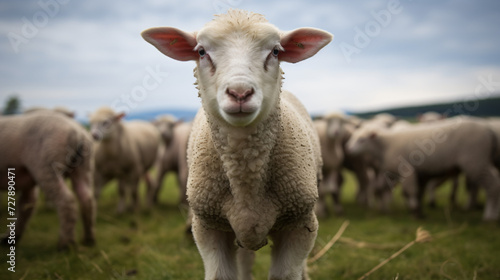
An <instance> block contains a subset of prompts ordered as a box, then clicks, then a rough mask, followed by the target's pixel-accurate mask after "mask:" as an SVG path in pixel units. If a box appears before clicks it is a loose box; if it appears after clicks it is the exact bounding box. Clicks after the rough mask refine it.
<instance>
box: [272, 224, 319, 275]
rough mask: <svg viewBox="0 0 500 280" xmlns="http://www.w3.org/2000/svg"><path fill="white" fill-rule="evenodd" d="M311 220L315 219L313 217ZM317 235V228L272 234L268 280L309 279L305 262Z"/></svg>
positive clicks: (301, 228) (304, 228)
mask: <svg viewBox="0 0 500 280" xmlns="http://www.w3.org/2000/svg"><path fill="white" fill-rule="evenodd" d="M313 219H316V218H315V217H313ZM316 225H317V222H316ZM317 234H318V231H317V226H315V227H314V228H308V227H300V228H297V229H294V230H291V231H282V232H275V233H272V234H271V238H272V240H273V248H272V253H271V269H270V271H269V279H272V280H284V279H287V280H304V279H309V277H308V276H307V266H306V261H307V256H308V255H309V252H310V251H311V249H312V248H313V246H314V241H315V240H316V236H317Z"/></svg>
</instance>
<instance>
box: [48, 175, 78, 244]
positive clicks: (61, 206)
mask: <svg viewBox="0 0 500 280" xmlns="http://www.w3.org/2000/svg"><path fill="white" fill-rule="evenodd" d="M56 177H57V179H56V180H49V181H43V182H40V189H42V190H43V191H44V192H45V194H46V195H47V196H48V197H50V199H51V200H52V202H53V203H54V204H55V205H56V207H57V213H58V216H59V222H60V229H59V242H58V247H59V249H67V248H68V247H69V246H72V245H74V244H75V225H76V221H77V211H78V210H77V208H76V200H75V196H74V195H73V193H72V192H71V190H70V189H69V188H68V187H67V186H66V183H65V182H64V179H63V178H62V177H61V176H60V175H59V174H57V175H56Z"/></svg>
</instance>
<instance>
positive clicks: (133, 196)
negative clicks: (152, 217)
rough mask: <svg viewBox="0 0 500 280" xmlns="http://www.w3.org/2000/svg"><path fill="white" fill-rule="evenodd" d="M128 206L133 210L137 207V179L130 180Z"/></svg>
mask: <svg viewBox="0 0 500 280" xmlns="http://www.w3.org/2000/svg"><path fill="white" fill-rule="evenodd" d="M129 187H130V198H131V199H130V206H129V209H130V210H131V211H132V212H135V211H137V210H138V209H139V179H136V180H131V182H130V186H129Z"/></svg>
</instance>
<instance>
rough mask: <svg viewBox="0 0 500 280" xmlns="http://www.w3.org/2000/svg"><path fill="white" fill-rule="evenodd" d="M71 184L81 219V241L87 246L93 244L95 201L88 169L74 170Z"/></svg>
mask: <svg viewBox="0 0 500 280" xmlns="http://www.w3.org/2000/svg"><path fill="white" fill-rule="evenodd" d="M71 184H72V185H73V189H74V190H75V193H76V197H77V198H78V201H79V203H80V215H81V216H82V221H83V234H84V235H83V241H82V243H83V244H84V245H87V246H92V245H94V244H95V233H94V224H95V215H96V203H95V199H94V195H93V192H92V175H91V172H90V171H85V170H75V171H74V173H73V174H72V176H71Z"/></svg>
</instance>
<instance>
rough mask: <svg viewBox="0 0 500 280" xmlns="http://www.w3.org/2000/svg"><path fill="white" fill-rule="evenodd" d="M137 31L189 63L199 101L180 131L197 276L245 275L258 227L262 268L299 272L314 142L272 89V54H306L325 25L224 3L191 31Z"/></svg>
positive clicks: (312, 229)
mask: <svg viewBox="0 0 500 280" xmlns="http://www.w3.org/2000/svg"><path fill="white" fill-rule="evenodd" d="M142 36H143V38H144V39H145V40H146V41H148V42H149V43H151V44H152V45H153V46H155V47H156V48H157V49H158V50H159V51H160V52H162V53H163V54H165V55H167V56H169V57H171V58H173V59H176V60H180V61H189V60H194V61H196V64H197V67H196V68H195V71H194V75H195V77H196V80H197V82H196V84H197V86H198V90H199V92H198V93H199V96H200V97H201V103H202V107H201V108H200V110H199V111H198V113H197V115H196V117H195V119H194V121H193V127H192V130H191V134H190V137H189V143H188V166H189V176H188V185H187V195H188V202H189V205H190V207H191V209H192V210H193V221H192V222H193V236H194V239H195V242H196V245H197V247H198V250H199V252H200V255H201V257H202V260H203V263H204V267H205V279H251V273H250V271H251V266H252V262H253V259H254V251H256V250H258V249H260V248H261V247H263V246H265V245H266V244H267V236H270V237H271V239H272V240H273V243H274V245H273V247H272V253H271V258H272V260H271V268H270V272H269V278H270V279H308V276H307V271H306V258H307V255H308V254H309V252H310V251H311V249H312V246H313V245H314V241H315V239H316V235H317V230H318V221H317V219H316V215H315V214H314V205H315V202H316V200H317V197H318V190H317V185H318V181H319V180H321V164H322V163H321V154H320V146H319V139H318V137H317V134H316V133H315V131H314V128H313V124H312V120H311V118H310V116H309V114H308V113H307V111H306V109H305V108H304V107H303V105H301V103H300V101H299V100H298V99H297V98H296V97H294V96H293V95H292V94H291V93H289V92H287V91H285V90H282V89H281V85H282V75H283V72H282V70H281V68H280V66H279V64H280V62H281V61H286V62H292V63H295V62H299V61H301V60H304V59H307V58H309V57H311V56H313V55H314V54H316V53H317V52H318V51H319V50H320V49H321V48H323V47H324V46H325V45H327V44H328V43H329V42H330V41H331V39H332V35H331V34H330V33H328V32H325V31H322V30H318V29H313V28H299V29H296V30H293V31H288V32H282V31H280V30H279V29H278V28H276V27H275V26H274V25H271V24H270V23H269V22H268V21H267V20H266V19H265V18H264V16H262V15H259V14H256V13H251V12H246V11H242V10H229V11H228V12H227V13H226V14H222V15H218V16H217V17H216V18H215V19H214V20H213V21H211V22H209V23H207V24H206V25H205V26H204V27H203V28H202V29H201V30H200V31H198V32H194V33H188V32H185V31H182V30H179V29H176V28H172V27H159V28H151V29H148V30H145V31H143V33H142ZM238 247H240V248H239V250H237V249H238ZM236 259H238V265H237V261H236ZM238 274H239V276H240V277H238Z"/></svg>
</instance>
